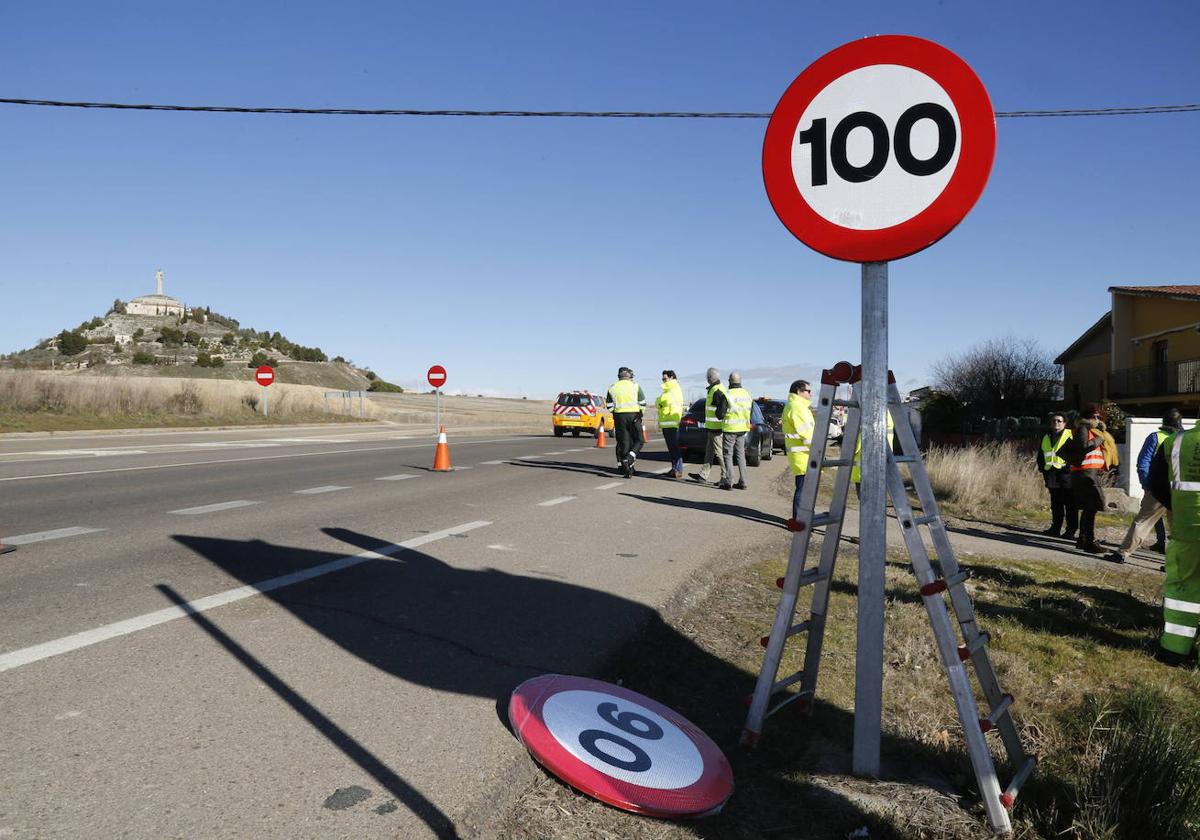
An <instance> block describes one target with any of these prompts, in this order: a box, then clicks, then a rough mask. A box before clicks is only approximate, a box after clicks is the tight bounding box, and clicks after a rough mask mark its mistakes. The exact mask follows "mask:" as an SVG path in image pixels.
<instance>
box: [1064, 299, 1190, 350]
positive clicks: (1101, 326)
mask: <svg viewBox="0 0 1200 840" xmlns="http://www.w3.org/2000/svg"><path fill="white" fill-rule="evenodd" d="M1114 288H1115V287H1114ZM1197 289H1200V287H1197ZM1102 330H1109V331H1111V330H1112V312H1105V313H1104V314H1103V315H1101V316H1100V320H1099V321H1097V322H1096V323H1094V324H1092V325H1091V326H1090V327H1088V328H1087V329H1086V330H1084V331H1083V335H1081V336H1079V338H1077V339H1075V341H1074V343H1073V344H1072V345H1071V346H1070V347H1068V348H1067V349H1066V350H1064V351H1062V352H1061V353H1059V354H1058V358H1057V359H1055V360H1054V364H1056V365H1061V364H1065V363H1066V362H1067V360H1068V359H1070V358H1071V357H1072V356H1074V355H1075V351H1076V350H1078V349H1079V348H1081V347H1083V345H1085V344H1087V342H1088V341H1090V340H1091V339H1092V338H1093V337H1094V336H1095V335H1096V334H1097V333H1099V332H1101V331H1102Z"/></svg>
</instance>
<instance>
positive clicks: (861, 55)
mask: <svg viewBox="0 0 1200 840" xmlns="http://www.w3.org/2000/svg"><path fill="white" fill-rule="evenodd" d="M995 152H996V119H995V114H994V112H993V111H992V103H991V100H990V99H989V98H988V95H987V91H986V90H985V89H984V87H983V83H982V82H980V81H979V78H978V77H977V76H976V75H975V73H974V72H973V71H972V70H971V68H970V67H968V66H967V64H966V63H965V62H964V61H963V60H962V59H961V58H959V57H958V56H957V55H955V54H954V53H952V52H950V51H949V50H947V49H946V48H945V47H941V46H939V45H937V44H934V43H933V42H931V41H926V40H923V39H921V38H913V37H910V36H906V35H880V36H877V37H874V38H864V39H862V40H861V41H855V42H853V43H850V44H846V45H845V46H842V47H839V48H837V49H836V50H834V51H833V52H830V53H827V54H826V55H824V56H822V57H821V58H819V59H818V60H817V61H816V62H814V63H813V64H812V65H811V66H810V67H809V68H808V69H807V70H805V71H804V72H803V73H801V74H800V75H799V76H798V77H796V80H795V81H794V82H792V84H791V85H790V86H789V87H788V89H787V91H786V92H784V94H783V97H782V98H781V99H780V100H779V104H778V105H777V106H776V108H775V111H774V113H773V114H772V115H771V121H770V123H769V124H768V125H767V135H766V139H765V140H764V142H763V180H764V181H765V183H766V187H767V196H768V197H769V198H770V200H771V205H772V207H774V208H775V212H776V214H777V215H778V216H779V219H780V221H782V222H783V224H784V226H785V227H787V229H788V230H790V231H791V232H792V233H793V234H794V235H795V236H796V238H798V239H799V240H800V241H802V242H803V243H804V244H806V245H808V246H809V247H810V248H813V249H814V250H816V251H819V252H821V253H822V254H825V255H827V256H830V257H834V258H836V259H840V260H849V261H851V262H882V261H884V260H894V259H899V258H900V257H906V256H908V255H910V254H913V253H916V252H917V251H920V250H921V249H922V248H926V247H928V246H929V245H932V244H933V243H934V242H936V241H937V240H939V239H941V238H942V237H943V236H945V235H946V234H947V233H949V232H950V230H951V229H952V228H953V227H954V226H955V225H956V224H958V223H959V222H960V221H961V220H962V218H963V217H964V216H966V215H967V213H968V212H969V211H970V209H971V207H972V206H974V204H975V202H976V200H978V198H979V196H980V194H981V193H982V192H983V188H984V185H985V184H986V183H987V179H988V175H989V173H990V172H991V169H992V160H993V158H994V157H995Z"/></svg>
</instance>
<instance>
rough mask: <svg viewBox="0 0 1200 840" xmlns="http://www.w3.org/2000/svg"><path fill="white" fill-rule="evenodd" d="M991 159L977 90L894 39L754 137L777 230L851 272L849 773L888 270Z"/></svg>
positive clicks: (858, 694) (965, 206)
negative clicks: (858, 327) (853, 529)
mask: <svg viewBox="0 0 1200 840" xmlns="http://www.w3.org/2000/svg"><path fill="white" fill-rule="evenodd" d="M995 149H996V122H995V114H994V112H993V110H992V105H991V101H990V100H989V99H988V95H987V91H986V90H985V89H984V87H983V84H982V83H981V82H980V81H979V79H978V77H977V76H976V75H975V73H974V72H973V71H972V70H971V68H970V67H968V66H967V64H966V63H965V62H964V61H963V60H962V59H961V58H959V57H958V56H956V55H955V54H954V53H952V52H950V51H949V50H947V49H945V48H944V47H941V46H939V45H937V44H934V43H932V42H930V41H925V40H923V39H921V38H913V37H909V36H905V35H880V36H877V37H874V38H864V39H862V40H859V41H854V42H852V43H849V44H846V45H844V46H842V47H839V48H837V49H836V50H834V51H832V52H830V53H827V54H826V55H824V56H822V57H821V58H819V59H817V61H815V62H814V63H813V64H812V65H811V66H810V67H809V68H808V69H807V70H805V71H804V72H803V73H801V74H800V75H799V76H798V77H797V78H796V79H795V81H793V82H792V84H791V85H790V86H789V87H788V89H787V91H786V92H785V93H784V94H783V97H782V98H781V99H780V100H779V104H778V105H777V106H776V108H775V111H774V113H773V114H772V116H771V121H770V123H769V124H768V126H767V134H766V138H765V140H764V142H763V180H764V182H765V184H766V188H767V195H768V197H769V198H770V200H771V205H772V206H773V207H774V209H775V213H776V214H777V215H778V216H779V220H780V221H781V222H783V224H784V226H785V227H787V229H788V230H790V231H791V232H792V233H793V234H794V235H795V236H796V238H798V239H799V240H800V241H802V242H803V243H804V244H806V245H808V246H809V247H811V248H813V249H814V250H816V251H819V252H820V253H822V254H825V255H826V256H829V257H833V258H835V259H839V260H846V261H849V262H857V263H861V264H862V387H861V392H860V393H861V396H860V409H861V417H862V428H861V438H860V439H861V441H862V452H861V456H860V474H861V500H860V503H859V552H858V556H859V564H858V650H857V661H856V665H855V686H854V756H853V768H854V772H855V773H858V774H860V775H866V776H875V775H878V773H879V747H880V730H881V725H882V716H883V633H884V622H883V612H884V570H885V560H886V557H887V490H886V486H885V476H886V469H887V459H888V440H887V437H888V432H887V411H888V408H887V388H888V385H887V383H888V262H889V261H890V260H896V259H900V258H902V257H906V256H909V255H911V254H914V253H916V252H917V251H920V250H922V249H923V248H927V247H929V246H930V245H932V244H933V243H934V242H937V241H938V240H939V239H941V238H942V237H943V236H945V235H946V234H947V233H949V232H950V230H952V229H953V228H954V226H955V225H957V224H958V222H959V221H961V220H962V218H963V217H964V216H966V214H967V213H968V212H969V211H970V209H971V207H973V206H974V204H975V202H976V200H978V198H979V196H980V194H981V193H982V192H983V188H984V185H985V184H986V183H987V179H988V175H989V174H990V172H991V167H992V160H993V158H994V155H995Z"/></svg>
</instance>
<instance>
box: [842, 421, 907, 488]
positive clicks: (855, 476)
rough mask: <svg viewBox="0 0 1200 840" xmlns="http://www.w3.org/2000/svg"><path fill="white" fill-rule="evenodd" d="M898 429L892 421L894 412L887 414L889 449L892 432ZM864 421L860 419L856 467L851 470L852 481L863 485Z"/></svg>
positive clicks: (855, 444) (855, 455) (856, 445)
mask: <svg viewBox="0 0 1200 840" xmlns="http://www.w3.org/2000/svg"><path fill="white" fill-rule="evenodd" d="M895 428H896V423H895V421H893V420H892V412H891V411H888V413H887V444H888V449H891V448H892V431H893V430H894V429H895ZM861 464H862V419H861V417H860V418H859V423H858V440H856V441H855V442H854V466H853V467H851V468H850V480H851V481H853V482H854V483H855V484H862V467H861Z"/></svg>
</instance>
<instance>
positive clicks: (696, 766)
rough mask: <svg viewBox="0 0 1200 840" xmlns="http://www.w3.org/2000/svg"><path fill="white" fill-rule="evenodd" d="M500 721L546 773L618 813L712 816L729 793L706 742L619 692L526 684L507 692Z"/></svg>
mask: <svg viewBox="0 0 1200 840" xmlns="http://www.w3.org/2000/svg"><path fill="white" fill-rule="evenodd" d="M508 719H509V721H510V722H511V723H512V726H513V729H514V730H515V731H516V733H517V737H518V738H520V739H521V743H522V744H524V745H525V747H526V749H528V750H529V752H530V754H531V755H533V757H534V758H535V759H536V760H537V761H538V762H539V763H540V764H542V765H543V766H544V767H545V768H546V769H547V770H549V771H550V772H552V773H553V774H554V775H556V776H558V777H559V778H560V779H562V780H563V781H565V782H567V783H568V784H570V785H571V786H572V787H574V788H577V789H578V790H581V791H583V792H584V793H586V794H588V795H589V796H594V797H595V798H597V799H599V800H600V801H602V802H607V803H608V804H609V805H615V806H616V807H618V808H623V809H625V810H626V811H633V812H635V813H639V814H648V815H651V816H656V817H676V818H681V817H699V816H704V815H706V814H712V813H716V812H717V811H719V810H720V809H721V807H722V806H723V805H724V804H725V802H726V800H728V799H729V797H730V795H731V794H732V793H733V771H732V770H731V769H730V767H729V762H728V760H726V758H725V755H724V753H722V752H721V750H720V748H719V747H717V745H716V744H714V743H713V742H712V740H711V739H710V738H709V737H708V736H707V735H705V734H704V733H703V732H701V731H700V730H699V729H697V728H696V727H695V726H694V725H693V724H692V723H690V722H689V721H688V720H687V719H685V718H684V717H683V716H681V715H680V714H679V713H678V712H675V711H673V710H671V709H669V708H667V707H666V706H664V705H662V704H661V703H659V702H657V701H655V700H651V699H650V698H649V697H645V696H643V695H641V694H638V693H637V692H634V691H630V690H629V689H627V688H622V687H621V686H619V685H612V684H611V683H606V682H600V681H599V680H590V679H587V678H585V677H568V676H561V675H558V674H547V675H544V676H541V677H534V678H533V679H531V680H526V681H525V682H523V683H521V685H519V686H517V688H516V690H515V691H513V694H512V698H511V699H510V700H509V704H508Z"/></svg>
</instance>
